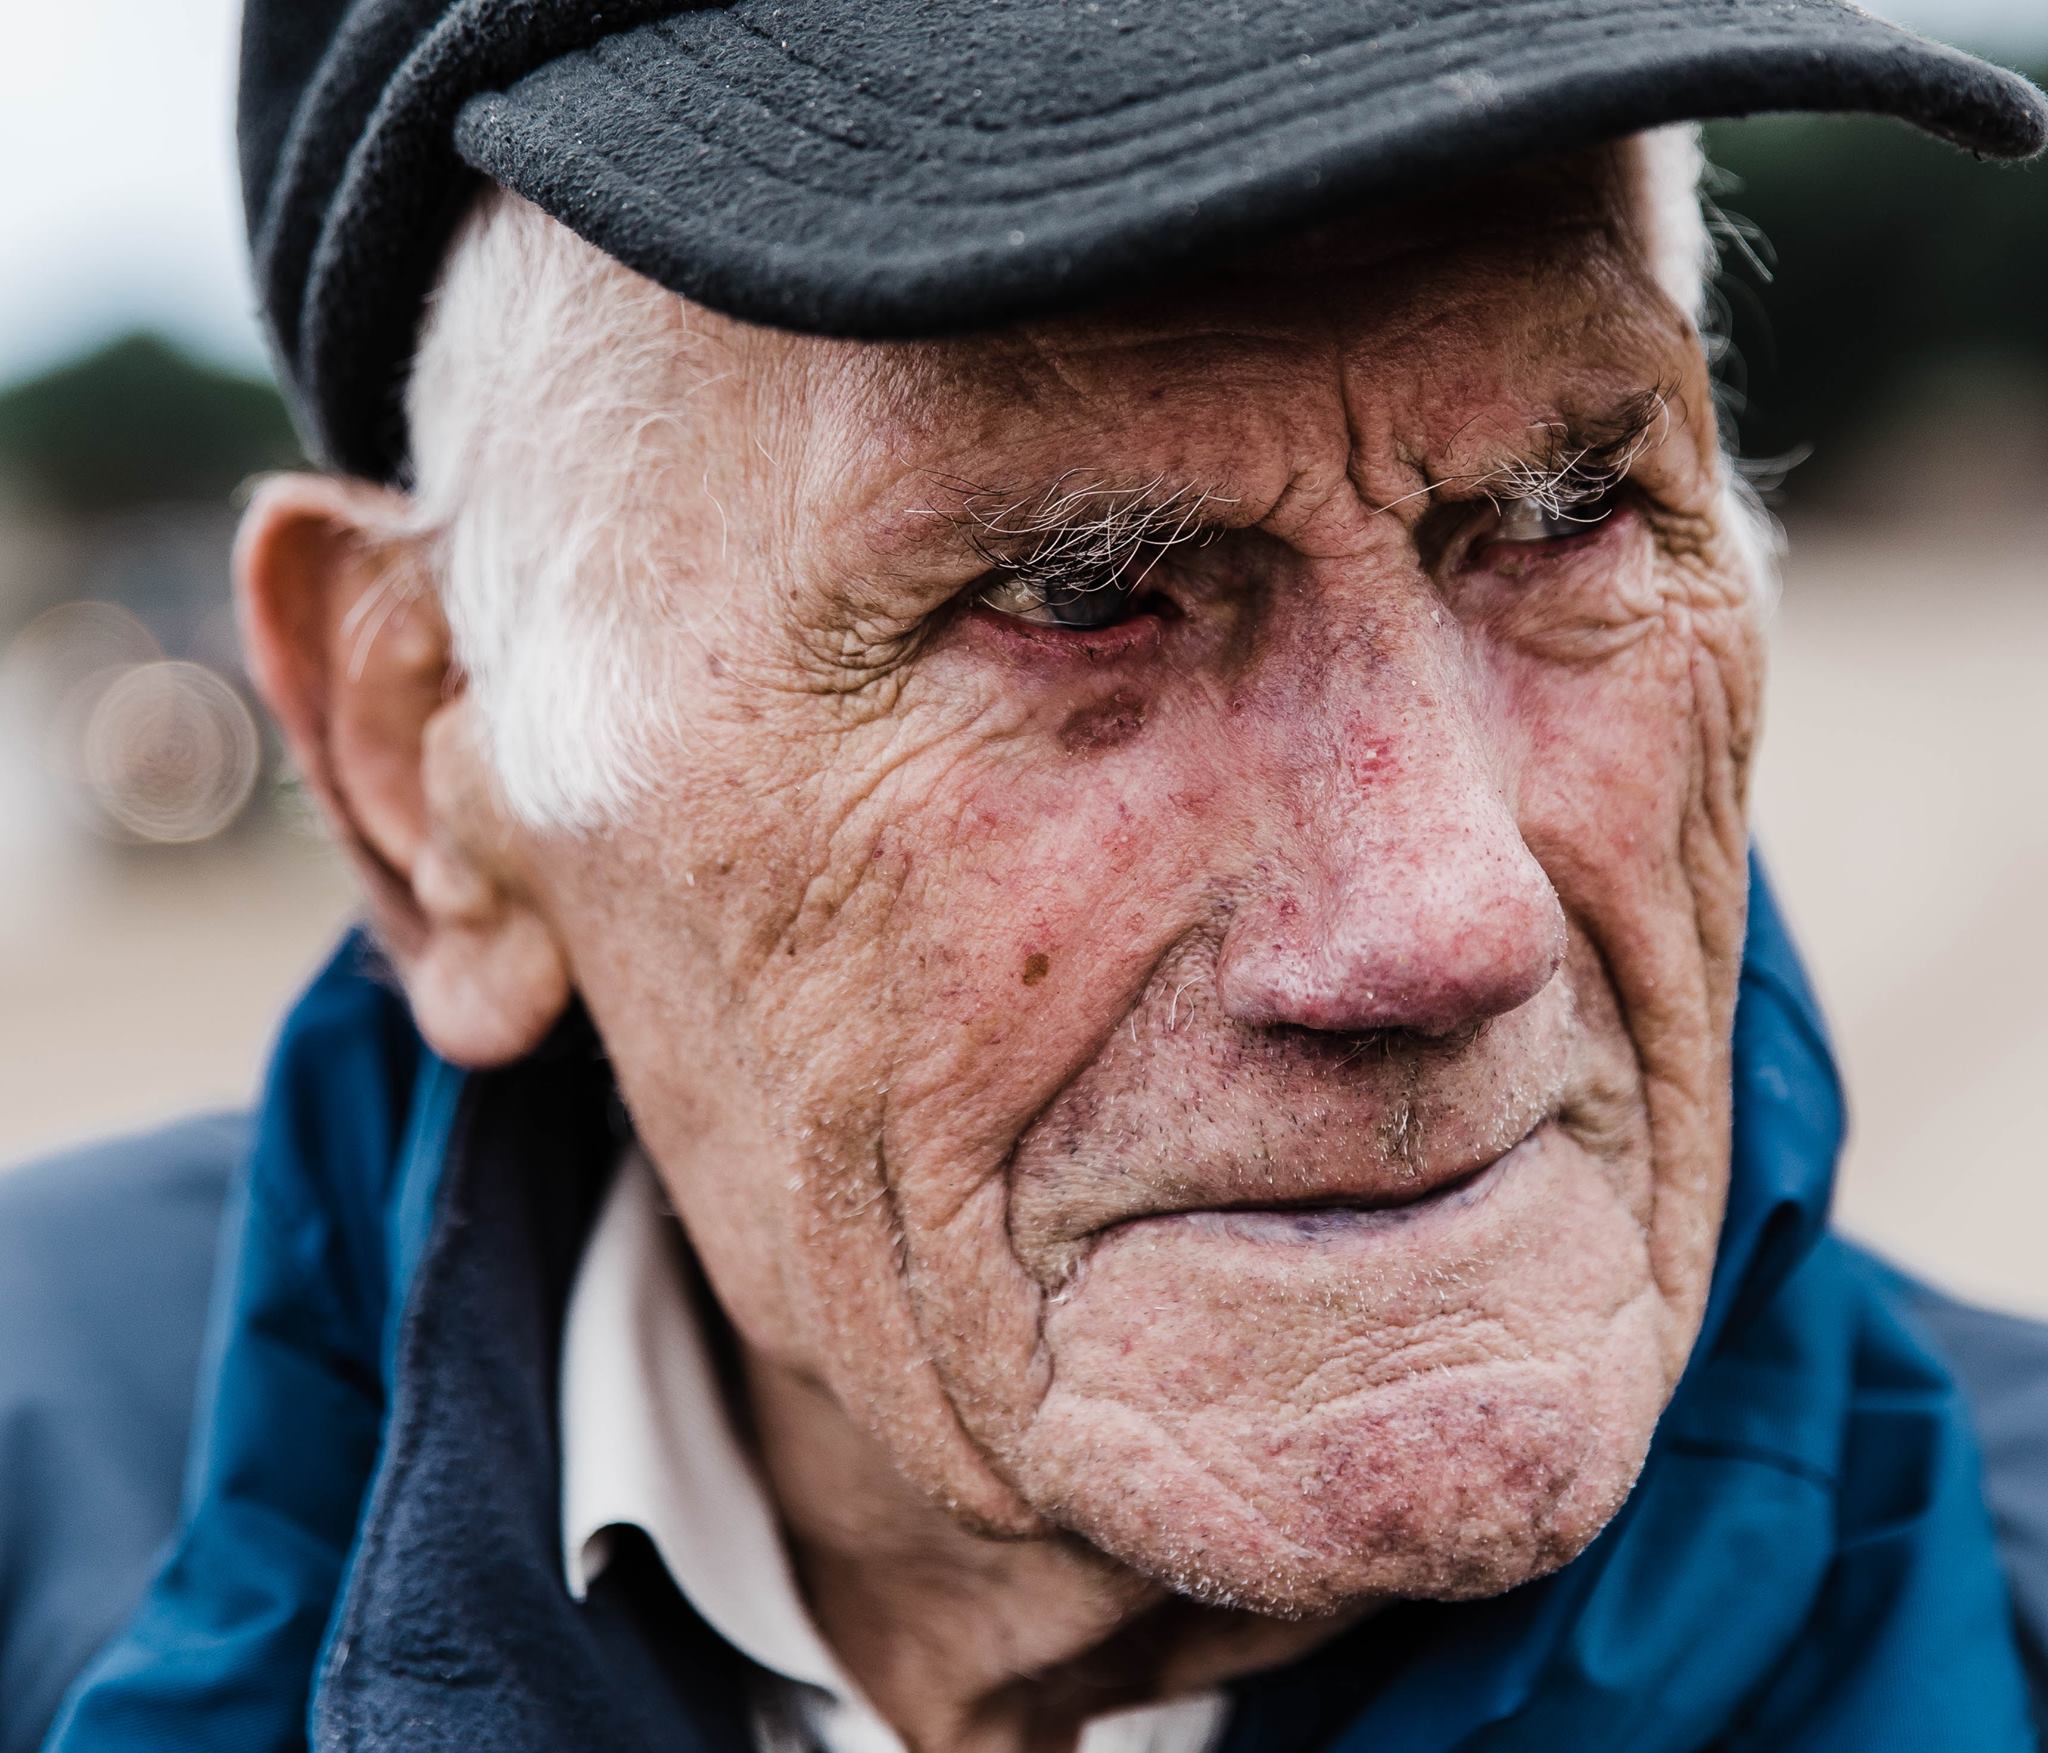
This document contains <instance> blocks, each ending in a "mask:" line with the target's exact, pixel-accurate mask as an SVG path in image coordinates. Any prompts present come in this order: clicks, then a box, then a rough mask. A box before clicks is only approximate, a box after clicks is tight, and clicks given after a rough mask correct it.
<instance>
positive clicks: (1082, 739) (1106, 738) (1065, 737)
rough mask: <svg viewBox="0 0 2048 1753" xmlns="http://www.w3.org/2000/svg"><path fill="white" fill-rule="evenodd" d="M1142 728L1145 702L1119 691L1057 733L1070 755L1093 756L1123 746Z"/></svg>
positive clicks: (1080, 714)
mask: <svg viewBox="0 0 2048 1753" xmlns="http://www.w3.org/2000/svg"><path fill="white" fill-rule="evenodd" d="M1144 728H1145V702H1144V701H1143V700H1141V699H1139V698H1138V697H1137V695H1135V694H1130V693H1126V692H1124V691H1123V690H1121V689H1119V690H1118V691H1117V692H1116V693H1115V694H1113V695H1111V696H1110V697H1109V699H1107V700H1105V701H1102V702H1101V703H1100V704H1099V705H1095V706H1084V707H1082V708H1081V710H1080V711H1078V712H1076V713H1075V714H1074V715H1073V717H1071V718H1070V719H1068V720H1067V722H1066V723H1065V725H1063V726H1062V727H1061V729H1060V747H1061V748H1063V749H1065V750H1066V751H1067V753H1068V754H1070V755H1088V754H1095V753H1097V752H1099V751H1101V750H1103V749H1113V748H1116V747H1117V746H1118V745H1119V744H1120V743H1127V742H1129V741H1130V740H1131V738H1132V737H1134V736H1136V735H1137V734H1138V732H1139V731H1141V730H1143V729H1144Z"/></svg>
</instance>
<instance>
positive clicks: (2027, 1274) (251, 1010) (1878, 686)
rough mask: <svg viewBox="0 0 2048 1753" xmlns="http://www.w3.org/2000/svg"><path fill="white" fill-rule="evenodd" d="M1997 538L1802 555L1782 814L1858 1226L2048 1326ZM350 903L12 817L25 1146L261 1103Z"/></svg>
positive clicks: (1911, 1259)
mask: <svg viewBox="0 0 2048 1753" xmlns="http://www.w3.org/2000/svg"><path fill="white" fill-rule="evenodd" d="M1922 503H1924V499H1923V500H1922ZM1988 525H1989V527H1990V529H1991V533H1990V534H1988V535H1987V534H1985V533H1984V530H1985V527H1986V526H1985V525H1972V524H1971V523H1970V522H1969V520H1968V519H1966V518H1959V519H1958V520H1957V525H1956V527H1954V528H1951V529H1948V530H1941V529H1936V528H1931V527H1926V528H1923V527H1917V526H1916V528H1915V529H1914V530H1913V531H1912V532H1910V533H1909V534H1903V535H1902V534H1901V533H1900V532H1899V531H1897V530H1896V529H1892V530H1885V531H1884V532H1883V533H1881V534H1873V535H1857V534H1855V533H1851V531H1850V530H1849V529H1848V528H1847V527H1846V526H1844V527H1837V528H1834V529H1813V528H1809V529H1808V530H1807V531H1806V532H1805V533H1804V535H1803V536H1802V537H1801V538H1800V539H1799V540H1798V541H1797V542H1796V544H1795V550H1794V555H1793V559H1792V562H1791V565H1790V567H1789V569H1788V584H1787V589H1786V593H1785V598H1784V602H1783V606H1782V608H1781V609H1780V611H1779V614H1778V617H1777V621H1776V626H1775V629H1774V645H1775V662H1776V667H1775V672H1774V677H1773V682H1772V694H1771V713H1772V717H1771V724H1770V727H1769V732H1768V735H1767V738H1766V743H1765V754H1764V757H1763V762H1762V766H1761V769H1760V773H1759V780H1758V799H1757V804H1758V809H1757V813H1758V821H1759V832H1760V834H1761V837H1762V840H1763V843H1764V846H1765V848H1766V854H1767V857H1768V858H1769V860H1770V863H1771V865H1772V867H1773V869H1774V871H1775V873H1776V877H1777V881H1778V884H1779V887H1780V890H1781V892H1782V896H1783V899H1784V901H1785V904H1786V906H1787V908H1788V910H1789V912H1790V914H1791V916H1792V919H1793V923H1794V925H1795V926H1796V928H1797V930H1798V932H1799V934H1800V937H1801V940H1802V942H1803V943H1804V945H1805V947H1806V950H1807V954H1808V956H1809V958H1810V960H1811V962H1812V964H1813V966H1814V969H1815V973H1816V978H1817V980H1818V983H1819V985H1820V988H1821V991H1822V995H1823V997H1824V999H1825V1001H1826V1003H1827V1005H1828V1008H1829V1012H1830V1015H1831V1017H1832V1019H1833V1024H1834V1027H1835V1031H1836V1035H1837V1040H1838V1044H1839V1047H1840V1050H1841V1052H1842V1055H1843V1058H1844V1060H1845V1063H1846V1066H1847V1074H1848V1079H1849V1084H1850V1091H1851V1100H1852V1104H1853V1109H1854V1115H1855V1139H1854V1144H1853V1147H1852V1154H1851V1158H1850V1161H1849V1165H1848V1169H1847V1173H1846V1176H1845V1180H1844V1185H1843V1193H1842V1200H1841V1210H1842V1214H1843V1218H1844V1221H1845V1222H1846V1224H1847V1226H1848V1227H1849V1228H1850V1229H1852V1230H1853V1231H1855V1232H1856V1233H1858V1234H1860V1235H1862V1236H1864V1237H1866V1238H1868V1239H1870V1240H1871V1241H1873V1242H1875V1243H1877V1244H1878V1245H1879V1246H1880V1247H1882V1248H1883V1249H1885V1250H1886V1251H1887V1252H1889V1253H1890V1254H1892V1255H1893V1256H1894V1257H1896V1258H1898V1259H1900V1260H1902V1261H1904V1262H1907V1263H1909V1264H1911V1265H1913V1266H1915V1267H1917V1268H1919V1269H1920V1270H1922V1271H1924V1272H1927V1273H1929V1274H1931V1275H1932V1276H1933V1277H1935V1278H1936V1279H1937V1280H1939V1281H1940V1282H1942V1283H1945V1284H1947V1285H1950V1286H1952V1287H1954V1288H1956V1289H1958V1290H1960V1291H1963V1292H1966V1293H1969V1294H1971V1295H1974V1296H1977V1297H1980V1298H1984V1299H1987V1300H1990V1301H1993V1302H1998V1303H2003V1304H2006V1305H2009V1306H2012V1307H2016V1308H2025V1309H2031V1310H2034V1311H2036V1312H2039V1313H2042V1314H2048V1266H2044V1264H2043V1260H2042V1254H2043V1249H2044V1243H2048V1147H2044V1143H2043V1137H2044V1119H2043V1114H2042V1108H2043V1103H2044V1089H2048V515H2044V517H2043V518H2042V520H2041V521H2040V522H2039V523H2036V524H2031V525H2030V524H2027V523H2025V522H2016V521H2014V520H2013V519H2012V518H2011V516H2010V515H2009V514H2007V515H2004V516H2001V517H1999V518H1996V519H1991V520H1988ZM15 756H18V751H8V750H6V749H4V748H0V764H4V763H5V762H6V761H7V760H8V759H10V758H14V757H15ZM7 795H8V794H7V788H6V786H5V784H4V772H0V806H4V805H5V803H6V799H7ZM348 910H349V896H348V888H347V884H346V881H345V880H344V878H343V877H342V875H341V873H340V872H339V871H338V869H337V868H336V865H335V863H334V861H333V859H332V858H331V857H330V856H329V855H328V854H327V853H326V852H325V851H324V850H323V849H322V847H321V845H320V843H319V841H318V840H317V838H316V837H314V836H313V835H312V834H311V833H310V832H308V831H305V830H303V829H301V830H292V829H288V828H280V827H278V826H275V825H274V824H273V825H265V826H258V827H252V828H249V829H246V830H243V831H242V832H240V833H238V834H237V835H235V836H233V837H231V838H229V839H227V840H225V841H221V842H215V843H213V844H211V845H208V846H204V847H198V848H192V849H187V850H182V851H180V850H160V851H153V852H127V853H112V852H109V851H108V850H107V849H106V848H104V847H96V846H94V845H93V844H92V843H91V842H90V841H89V840H86V839H84V838H83V837H79V836H75V835H73V836H68V837H67V836H65V835H63V834H61V833H58V832H55V831H54V830H52V829H51V828H50V825H49V824H47V823H46V824H44V825H43V828H42V829H40V830H39V829H37V828H35V827H33V826H31V825H27V824H26V823H25V820H24V818H23V816H21V815H20V814H17V813H14V812H12V811H6V810H4V808H0V1089H4V1096H0V1159H5V1158H11V1157H17V1156H20V1155H24V1154H28V1153H31V1152H34V1151H37V1150H41V1149H43V1148H46V1147H48V1146H50V1145H53V1144H56V1143H58V1142H60V1141H63V1140H67V1139H71V1138H76V1137H82V1136H87V1135H92V1134H98V1133H105V1132H110V1131H115V1130H119V1129H121V1128H125V1127H130V1126H136V1125H140V1124H145V1123H147V1122H149V1121H152V1120H155V1119H158V1118H161V1117H163V1116H166V1115H170V1114H174V1113H177V1112H180V1111H183V1110H186V1109H190V1108H192V1107H194V1106H201V1105H207V1104H227V1103H239V1102H244V1101H246V1100H248V1099H249V1097H250V1095H251V1093H252V1091H253V1089H254V1086H255V1082H256V1078H257V1075H258V1071H259V1068H260V1064H261V1060H262V1056H263V1052H264V1048H265V1042H266V1040H267V1038H268V1036H269V1033H270V1031H271V1029H272V1028H273V1026H274V1024H275V1022H276V1019H277V1017H278V1014H279V1011H280V1008H281V1007H282V1006H283V1004H284V1003H285V1002H286V1000H287V998H288V997H289V995H290V993H291V992H292V990H293V988H294V986H295V985H296V984H297V983H298V982H300V981H301V980H302V979H304V978H305V976H306V975H307V974H308V973H309V972H310V971H311V970H312V968H313V967H314V966H315V965H316V963H317V961H318V959H319V957H320V956H321V954H322V952H323V950H324V949H325V947H326V946H327V945H328V943H329V942H330V941H331V939H332V937H333V935H334V933H335V931H336V930H337V928H338V927H339V925H340V923H341V922H342V920H343V919H344V917H345V916H346V914H347V913H348Z"/></svg>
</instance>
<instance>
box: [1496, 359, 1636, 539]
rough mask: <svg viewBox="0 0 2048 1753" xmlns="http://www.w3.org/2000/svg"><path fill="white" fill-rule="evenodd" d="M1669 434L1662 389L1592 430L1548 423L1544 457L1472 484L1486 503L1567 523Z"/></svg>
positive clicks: (1617, 483) (1504, 468) (1612, 487)
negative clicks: (1532, 510)
mask: <svg viewBox="0 0 2048 1753" xmlns="http://www.w3.org/2000/svg"><path fill="white" fill-rule="evenodd" d="M1670 429H1671V399H1670V397H1669V396H1668V395H1667V394H1666V393H1665V392H1664V391H1663V390H1646V391H1644V392H1643V394H1642V395H1640V396H1638V397H1636V398H1635V399H1633V400H1632V401H1630V402H1629V403H1627V404H1626V405H1625V406H1623V407H1622V408H1621V409H1619V410H1617V411H1616V413H1615V414H1613V415H1612V416H1610V417H1609V418H1607V419H1605V420H1602V421H1599V422H1595V423H1593V424H1591V425H1588V426H1573V425H1571V424H1568V423H1566V422H1562V421H1560V422H1556V423H1553V424H1552V425H1550V426H1548V427H1546V428H1545V429H1544V430H1545V431H1546V432H1547V433H1548V435H1549V444H1548V448H1547V450H1546V452H1545V454H1543V455H1541V456H1538V457H1536V458H1534V459H1530V460H1517V461H1512V462H1508V463H1505V464H1503V465H1502V466H1501V467H1500V468H1499V469H1497V470H1495V471H1494V472H1493V473H1492V474H1490V475H1487V476H1484V477H1482V478H1481V479H1479V480H1478V481H1476V482H1473V483H1472V485H1474V486H1476V487H1477V488H1478V489H1479V490H1480V491H1481V492H1482V493H1483V494H1484V496H1485V497H1486V498H1488V499H1492V500H1495V501H1498V502H1500V503H1504V504H1526V505H1533V506H1535V507H1536V508H1537V509H1538V510H1539V511H1541V512H1543V513H1544V514H1545V515H1546V516H1549V517H1555V518H1569V517H1570V516H1571V515H1572V513H1573V512H1575V511H1582V510H1584V509H1585V508H1586V507H1587V506H1589V505H1596V504H1598V503H1599V502H1600V501H1601V500H1603V499H1605V498H1606V497H1607V496H1608V495H1609V494H1611V493H1612V492H1614V490H1615V489H1616V488H1617V487H1620V486H1621V485H1622V484H1623V483H1624V482H1625V481H1627V480H1628V478H1629V476H1630V475H1631V474H1633V473H1634V471H1635V467H1636V464H1638V463H1639V462H1641V461H1642V459H1643V457H1644V456H1645V454H1647V453H1648V452H1649V451H1651V450H1653V449H1655V448H1656V447H1657V446H1658V445H1659V444H1661V443H1662V442H1663V441H1664V438H1665V436H1666V434H1667V433H1668V432H1669V431H1670Z"/></svg>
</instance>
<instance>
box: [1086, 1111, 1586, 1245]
mask: <svg viewBox="0 0 2048 1753" xmlns="http://www.w3.org/2000/svg"><path fill="white" fill-rule="evenodd" d="M1549 1124H1550V1122H1549V1121H1548V1120H1547V1119H1546V1120H1543V1121H1540V1122H1538V1124H1537V1125H1535V1126H1533V1127H1531V1128H1530V1129H1529V1131H1528V1132H1526V1133H1525V1134H1523V1136H1522V1137H1521V1139H1520V1140H1519V1141H1518V1142H1516V1143H1515V1144H1514V1145H1513V1146H1512V1147H1510V1148H1509V1149H1507V1150H1505V1151H1503V1152H1502V1153H1501V1154H1500V1155H1499V1156H1497V1157H1493V1158H1491V1159H1490V1160H1488V1161H1486V1162H1483V1163H1478V1164H1475V1165H1474V1166H1473V1167H1472V1168H1470V1169H1467V1170H1466V1171H1464V1172H1463V1173H1462V1174H1459V1175H1455V1176H1453V1177H1451V1178H1450V1179H1449V1180H1446V1181H1439V1182H1437V1183H1435V1184H1434V1185H1432V1186H1430V1187H1428V1188H1426V1189H1424V1190H1422V1191H1420V1192H1416V1193H1408V1194H1404V1193H1400V1192H1395V1193H1391V1194H1374V1195H1370V1196H1360V1195H1358V1194H1355V1193H1344V1194H1335V1195H1315V1196H1311V1197H1307V1198H1302V1199H1289V1200H1261V1201H1257V1202H1250V1201H1245V1202H1233V1203H1229V1204H1218V1205H1201V1206H1187V1207H1183V1208H1180V1209H1176V1210H1172V1211H1149V1212H1142V1213H1139V1214H1138V1215H1136V1216H1134V1217H1130V1218H1125V1219H1123V1220H1122V1221H1120V1222H1119V1223H1116V1224H1114V1225H1111V1226H1110V1227H1111V1229H1112V1230H1123V1229H1135V1228H1137V1227H1138V1226H1140V1225H1143V1226H1147V1227H1151V1226H1156V1225H1168V1224H1170V1225H1174V1226H1177V1227H1181V1228H1185V1229H1189V1230H1192V1231H1194V1232H1195V1233H1197V1234H1210V1235H1221V1236H1230V1237H1235V1238H1238V1239H1241V1240H1246V1241H1270V1242H1323V1241H1335V1240H1340V1239H1343V1238H1345V1237H1350V1236H1357V1235H1365V1234H1371V1233H1373V1232H1376V1231H1385V1230H1394V1229H1399V1228H1401V1227H1402V1226H1404V1225H1406V1224H1410V1223H1413V1222H1415V1221H1416V1220H1417V1219H1418V1218H1421V1217H1423V1216H1425V1215H1427V1214H1429V1213H1433V1212H1439V1211H1448V1210H1457V1209H1460V1208H1462V1207H1465V1206H1470V1205H1475V1204H1477V1203H1478V1202H1479V1201H1480V1200H1482V1199H1484V1198H1486V1197H1487V1196H1488V1195H1489V1194H1490V1193H1492V1192H1493V1190H1494V1189H1495V1188H1496V1187H1498V1186H1499V1185H1500V1183H1501V1182H1502V1181H1503V1180H1504V1179H1506V1177H1507V1175H1508V1174H1509V1173H1510V1172H1511V1170H1512V1168H1513V1166H1514V1165H1515V1163H1516V1162H1517V1160H1518V1159H1520V1158H1522V1157H1523V1156H1525V1155H1527V1154H1528V1153H1529V1152H1530V1150H1531V1149H1532V1147H1534V1145H1535V1144H1536V1143H1537V1141H1538V1140H1539V1138H1540V1137H1541V1135H1542V1134H1543V1132H1544V1131H1545V1130H1546V1128H1547V1127H1548V1126H1549Z"/></svg>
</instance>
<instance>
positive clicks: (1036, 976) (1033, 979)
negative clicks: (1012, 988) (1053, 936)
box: [1024, 950, 1052, 986]
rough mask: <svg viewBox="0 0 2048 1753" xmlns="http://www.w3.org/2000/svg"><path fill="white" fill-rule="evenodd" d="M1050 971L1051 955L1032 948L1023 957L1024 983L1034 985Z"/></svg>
mask: <svg viewBox="0 0 2048 1753" xmlns="http://www.w3.org/2000/svg"><path fill="white" fill-rule="evenodd" d="M1051 972H1052V957H1050V956H1049V955H1047V954H1046V953H1045V952H1044V951H1043V950H1033V951H1032V952H1031V954H1030V955H1028V956H1026V957H1025V958H1024V984H1025V985H1026V986H1036V985H1037V984H1038V983H1039V981H1041V980H1043V979H1044V978H1045V977H1046V975H1048V974H1050V973H1051Z"/></svg>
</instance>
